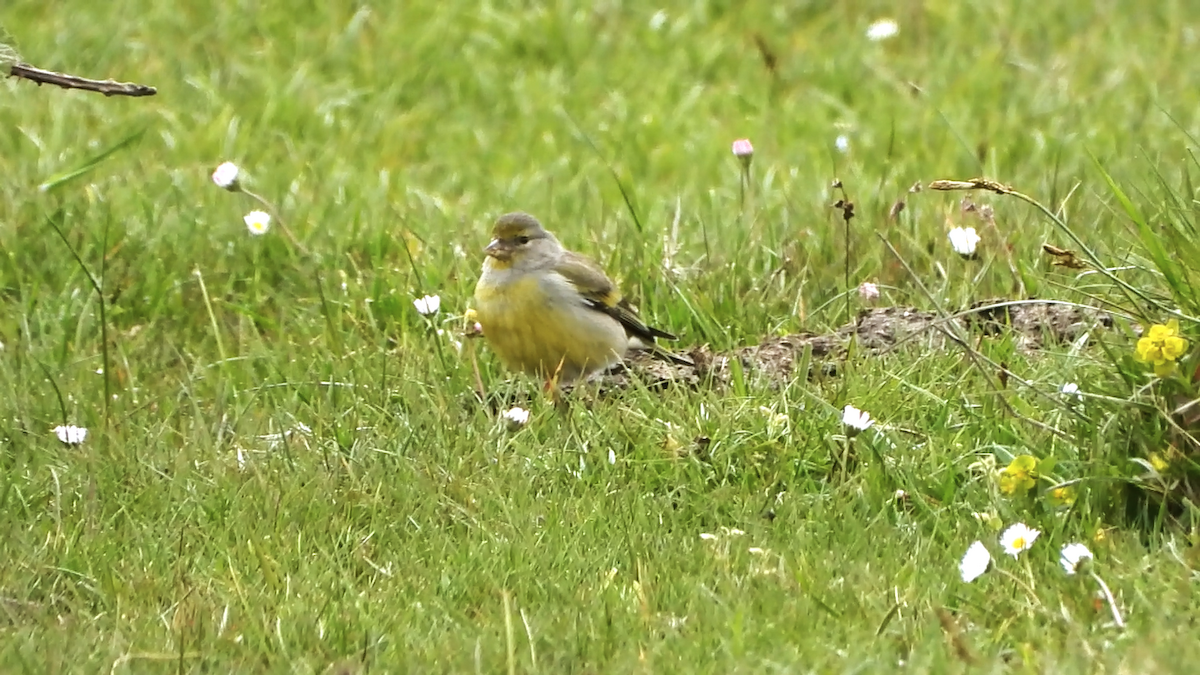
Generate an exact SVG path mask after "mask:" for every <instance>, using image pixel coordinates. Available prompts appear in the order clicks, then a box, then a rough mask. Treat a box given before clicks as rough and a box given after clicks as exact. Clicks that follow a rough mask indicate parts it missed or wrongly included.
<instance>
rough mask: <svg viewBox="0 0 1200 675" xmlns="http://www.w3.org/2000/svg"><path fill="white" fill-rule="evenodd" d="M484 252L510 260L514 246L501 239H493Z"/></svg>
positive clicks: (496, 257) (500, 258) (497, 258)
mask: <svg viewBox="0 0 1200 675" xmlns="http://www.w3.org/2000/svg"><path fill="white" fill-rule="evenodd" d="M483 252H484V253H486V254H488V255H489V256H491V257H493V258H495V259H496V260H508V259H509V258H511V257H512V247H511V246H509V245H508V244H506V243H504V242H502V241H500V240H499V239H493V240H492V241H491V243H489V244H488V245H487V248H485V249H483Z"/></svg>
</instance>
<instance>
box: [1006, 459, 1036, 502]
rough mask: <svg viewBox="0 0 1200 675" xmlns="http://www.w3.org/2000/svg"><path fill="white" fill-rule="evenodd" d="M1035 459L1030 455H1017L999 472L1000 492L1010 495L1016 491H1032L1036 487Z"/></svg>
mask: <svg viewBox="0 0 1200 675" xmlns="http://www.w3.org/2000/svg"><path fill="white" fill-rule="evenodd" d="M1037 463H1038V461H1037V458H1036V457H1034V456H1032V455H1017V456H1016V457H1014V458H1013V461H1012V462H1010V463H1009V465H1008V466H1006V467H1004V470H1003V471H1001V472H1000V491H1001V492H1003V493H1004V494H1006V495H1011V494H1013V493H1015V492H1017V491H1018V490H1020V491H1028V490H1032V489H1033V486H1035V485H1037Z"/></svg>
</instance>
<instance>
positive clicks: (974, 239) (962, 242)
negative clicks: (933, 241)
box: [948, 227, 981, 258]
mask: <svg viewBox="0 0 1200 675" xmlns="http://www.w3.org/2000/svg"><path fill="white" fill-rule="evenodd" d="M948 236H949V237H950V247H951V248H953V249H954V252H955V253H957V254H959V255H960V256H962V257H964V258H973V257H975V247H976V246H978V245H979V241H980V239H981V237H980V236H979V234H978V233H976V232H975V228H973V227H956V228H954V229H953V230H950V233H949V235H948Z"/></svg>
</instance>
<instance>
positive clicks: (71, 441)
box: [54, 424, 87, 445]
mask: <svg viewBox="0 0 1200 675" xmlns="http://www.w3.org/2000/svg"><path fill="white" fill-rule="evenodd" d="M54 435H55V436H58V440H60V441H62V442H63V443H66V444H67V445H79V444H80V443H82V442H83V441H84V439H86V438H87V429H85V428H83V427H77V426H75V425H74V424H68V425H67V426H65V427H64V426H57V427H54Z"/></svg>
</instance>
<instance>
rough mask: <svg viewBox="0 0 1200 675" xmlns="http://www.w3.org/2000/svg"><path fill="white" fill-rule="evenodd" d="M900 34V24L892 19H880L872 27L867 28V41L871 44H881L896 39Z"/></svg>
mask: <svg viewBox="0 0 1200 675" xmlns="http://www.w3.org/2000/svg"><path fill="white" fill-rule="evenodd" d="M899 32H900V24H898V23H896V22H895V21H893V20H891V19H880V20H878V21H876V22H875V23H873V24H871V25H870V26H867V39H868V40H870V41H871V42H879V41H881V40H886V39H888V38H891V37H896V35H897V34H898V33H899Z"/></svg>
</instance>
